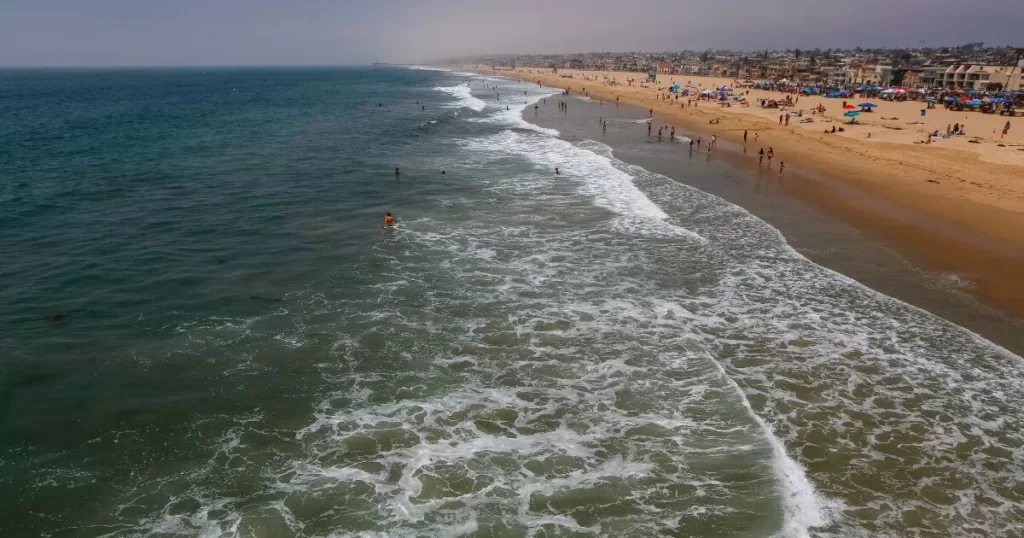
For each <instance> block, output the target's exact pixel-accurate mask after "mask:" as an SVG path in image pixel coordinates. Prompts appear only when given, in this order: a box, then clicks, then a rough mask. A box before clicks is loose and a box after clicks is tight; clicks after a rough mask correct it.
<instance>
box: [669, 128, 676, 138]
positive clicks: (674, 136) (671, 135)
mask: <svg viewBox="0 0 1024 538" xmlns="http://www.w3.org/2000/svg"><path fill="white" fill-rule="evenodd" d="M668 137H669V139H670V140H675V139H676V128H675V126H672V133H671V134H669V135H668Z"/></svg>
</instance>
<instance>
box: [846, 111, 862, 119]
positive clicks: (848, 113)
mask: <svg viewBox="0 0 1024 538" xmlns="http://www.w3.org/2000/svg"><path fill="white" fill-rule="evenodd" d="M843 115H844V116H849V117H851V118H852V117H854V116H859V115H860V112H857V111H856V110H851V111H849V112H846V113H845V114H843Z"/></svg>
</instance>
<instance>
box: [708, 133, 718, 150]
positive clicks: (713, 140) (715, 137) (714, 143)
mask: <svg viewBox="0 0 1024 538" xmlns="http://www.w3.org/2000/svg"><path fill="white" fill-rule="evenodd" d="M717 145H718V135H711V143H710V144H708V148H713V147H715V146H717Z"/></svg>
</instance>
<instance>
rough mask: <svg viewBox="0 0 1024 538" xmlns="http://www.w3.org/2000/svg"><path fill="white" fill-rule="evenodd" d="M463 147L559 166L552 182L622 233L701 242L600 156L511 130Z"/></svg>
mask: <svg viewBox="0 0 1024 538" xmlns="http://www.w3.org/2000/svg"><path fill="white" fill-rule="evenodd" d="M466 144H467V147H469V148H470V149H474V150H477V151H486V152H499V153H509V154H513V155H521V156H524V157H526V158H527V159H529V160H530V161H532V162H534V163H537V164H538V165H541V166H543V167H544V169H545V170H550V171H554V169H555V168H556V167H558V168H559V169H560V170H561V172H562V174H563V175H562V176H560V177H552V179H551V181H575V182H577V184H579V186H580V191H581V192H582V193H583V194H585V195H586V196H588V197H590V198H591V199H593V200H594V203H596V204H597V205H599V206H601V207H604V208H607V209H609V210H611V211H613V212H615V213H616V214H618V215H619V217H620V218H619V220H618V221H617V227H618V228H619V229H621V230H623V231H632V232H637V233H644V234H647V235H663V236H685V237H689V238H691V239H694V240H697V241H703V240H704V239H703V238H701V237H700V236H699V235H697V234H695V233H693V232H692V231H690V230H686V229H684V228H682V227H680V226H678V225H676V224H674V223H672V222H671V221H670V219H669V218H668V215H666V214H665V212H664V211H662V210H661V208H659V207H658V206H657V205H655V204H654V203H653V202H651V200H650V199H648V198H647V197H646V196H644V194H643V193H642V192H640V190H639V189H637V188H636V186H635V185H634V184H633V180H632V178H631V177H630V176H629V174H627V173H625V172H623V171H621V170H619V169H617V168H615V167H614V166H613V165H612V162H611V160H610V159H609V158H608V157H606V156H604V155H599V154H598V153H595V152H594V151H591V150H589V149H585V148H582V147H579V146H576V145H573V144H572V143H569V142H566V141H565V140H562V139H560V138H555V137H551V136H538V135H534V134H531V133H520V132H514V131H503V132H501V133H499V134H497V135H493V136H490V137H487V138H483V139H476V140H470V141H468V142H467V143H466ZM592 144H593V145H599V144H597V143H596V142H594V143H592ZM602 146H603V145H602ZM604 147H605V148H607V146H604Z"/></svg>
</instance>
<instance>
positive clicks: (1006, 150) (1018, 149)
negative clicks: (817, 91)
mask: <svg viewBox="0 0 1024 538" xmlns="http://www.w3.org/2000/svg"><path fill="white" fill-rule="evenodd" d="M462 68H463V69H466V68H467V67H466V66H463V67H462ZM473 70H476V71H485V72H488V73H491V74H498V75H507V76H512V77H515V78H519V79H522V80H528V81H532V82H538V81H539V82H540V83H541V84H544V85H546V86H552V87H557V88H563V89H565V88H571V91H572V92H573V93H582V92H583V91H584V90H585V91H586V93H587V94H588V95H589V96H590V97H592V98H594V99H603V100H607V101H614V100H615V99H616V98H618V99H619V100H620V102H623V103H629V104H634V105H638V106H641V107H643V108H653V109H654V113H655V116H657V117H659V119H661V120H663V121H665V122H667V123H670V124H675V125H679V126H680V127H681V128H684V129H688V130H690V131H691V132H692V131H700V132H705V133H708V134H716V135H717V136H718V137H719V138H722V139H724V140H730V141H733V142H742V138H743V131H744V130H747V131H748V133H749V134H748V142H747V148H748V149H751V148H753V151H754V152H756V151H757V148H760V147H764V148H768V147H772V148H774V150H775V155H776V160H778V159H781V160H784V161H785V162H786V164H787V167H790V166H798V167H801V168H804V169H809V170H814V171H817V172H820V173H824V174H828V175H830V176H835V177H841V178H843V179H846V180H849V181H852V182H855V183H856V184H858V185H859V186H861V187H863V188H865V189H868V190H870V191H872V192H874V193H878V194H880V195H882V196H884V197H886V198H888V199H891V200H893V201H896V202H899V203H901V204H906V205H907V206H910V207H913V208H916V209H919V210H922V211H925V212H927V213H930V214H933V215H935V216H938V217H941V218H943V219H946V220H949V221H953V222H957V223H960V224H963V225H966V226H969V227H971V228H974V229H976V230H979V231H982V232H985V233H987V234H991V235H993V236H996V237H1001V238H1004V239H1008V240H1010V241H1013V242H1014V243H1017V244H1019V245H1021V246H1022V247H1021V248H1024V120H1022V119H1020V118H1017V119H1014V120H1010V121H1011V122H1012V123H1011V126H1012V127H1011V129H1010V132H1009V134H1008V135H1007V136H1006V137H1005V138H1002V139H1001V138H1000V136H1001V132H1002V128H1003V125H1004V124H1005V123H1006V121H1007V118H1006V117H1005V116H998V115H992V114H980V113H976V112H952V111H949V110H945V109H944V108H942V107H941V106H940V107H937V108H935V109H930V110H928V111H927V114H926V116H924V117H922V116H921V115H920V110H921V108H922V103H921V102H917V101H906V102H889V101H882V100H879V99H870V100H871V101H872V102H875V103H877V104H878V105H879V106H878V107H877V108H876V109H875V112H873V113H871V114H862V115H861V116H860V117H859V118H858V119H859V120H860V121H861V123H862V124H861V125H856V126H845V125H843V124H842V121H843V120H845V119H846V118H843V116H842V114H843V112H844V111H843V110H842V101H841V100H840V99H827V98H824V97H816V96H801V97H800V100H799V102H798V103H797V105H796V106H795V107H793V108H792V109H790V110H789V112H791V113H793V114H794V117H793V118H792V119H791V121H790V124H789V125H788V126H785V125H782V126H780V125H779V121H778V120H779V114H780V111H779V110H778V109H761V108H759V107H758V106H757V99H758V98H770V99H777V98H779V97H780V96H781V94H780V93H779V92H771V91H761V90H750V94H749V96H747V97H748V101H749V102H750V103H751V106H749V107H741V106H738V105H734V106H732V107H721V106H720V105H717V104H713V103H709V102H706V101H702V102H700V103H699V105H698V106H695V107H694V106H684V105H685V99H686V98H685V97H681V98H680V99H679V100H678V101H677V100H675V99H674V98H673V99H671V100H663V99H659V94H664V93H665V88H666V87H668V86H669V85H671V84H674V83H678V84H680V85H681V86H684V87H686V86H691V87H693V88H710V87H720V86H723V85H732V84H733V83H734V81H733V80H729V79H721V78H712V77H694V76H688V75H660V76H659V77H658V82H657V83H650V84H644V86H645V87H642V86H641V85H640V83H639V82H636V83H634V84H633V85H632V86H627V85H626V80H627V79H635V80H637V81H641V80H644V78H645V77H646V75H644V74H642V73H627V72H600V71H573V72H561V73H558V74H553V73H551V72H550V71H546V70H536V69H517V70H502V71H494V70H491V69H489V68H484V67H480V66H476V67H474V68H473ZM570 76H571V77H572V78H568V77H570ZM605 76H607V77H610V78H611V77H613V78H615V79H616V80H617V81H618V82H619V84H617V85H614V86H612V85H608V84H606V83H604V82H603V81H604V77H605ZM743 91H746V90H743ZM862 101H863V100H862V99H858V98H852V99H850V102H851V104H857V103H860V102H862ZM818 105H823V106H824V107H825V108H826V112H825V117H824V118H822V117H821V116H815V117H814V122H813V123H798V119H797V118H796V117H795V113H796V112H797V111H798V110H803V111H804V117H810V110H811V109H812V108H814V107H816V106H818ZM883 118H886V119H883ZM889 118H893V119H889ZM712 120H717V121H718V123H717V124H711V123H710V122H711V121H712ZM827 120H831V122H829V121H827ZM954 123H960V124H965V125H966V130H967V133H968V136H957V137H954V138H951V139H946V140H941V141H939V142H937V143H933V144H930V145H924V144H918V143H915V142H920V141H922V140H924V139H925V138H926V133H927V132H928V131H932V130H935V129H939V130H940V131H941V132H945V129H946V126H947V125H950V124H954ZM833 125H835V126H837V127H845V128H846V130H845V132H843V133H839V132H837V133H834V134H825V133H824V130H825V129H826V128H827V129H831V127H832V126H833ZM755 133H756V134H757V141H756V142H755V141H754V138H755ZM869 135H870V137H869ZM971 140H976V141H977V143H974V142H971ZM755 146H756V147H755ZM776 162H777V161H776Z"/></svg>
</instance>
